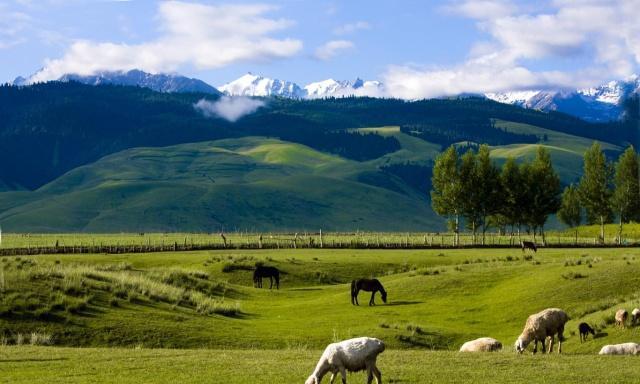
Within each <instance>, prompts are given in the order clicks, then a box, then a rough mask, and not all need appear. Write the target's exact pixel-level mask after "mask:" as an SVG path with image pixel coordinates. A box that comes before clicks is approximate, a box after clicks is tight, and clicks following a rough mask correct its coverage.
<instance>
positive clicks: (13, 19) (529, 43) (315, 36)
mask: <svg viewBox="0 0 640 384" xmlns="http://www.w3.org/2000/svg"><path fill="white" fill-rule="evenodd" d="M638 9H640V0H607V1H604V0H602V1H600V0H549V1H531V2H526V1H507V0H473V1H468V0H452V1H445V0H443V1H412V0H406V1H403V0H397V1H310V0H281V1H278V0H273V1H264V2H255V1H234V2H219V1H215V2H211V1H192V2H177V1H169V2H152V1H135V0H133V1H106V0H105V1H87V0H85V1H83V0H66V1H65V0H39V1H36V0H33V1H29V0H20V1H2V0H0V81H9V80H12V79H13V78H14V77H16V76H18V75H30V74H32V73H34V72H36V71H38V70H39V69H40V68H44V69H45V70H44V71H42V72H41V73H40V74H39V77H38V78H37V79H38V80H50V79H53V78H56V77H58V76H59V75H61V74H62V73H65V72H77V73H85V74H87V73H92V72H95V71H99V70H116V69H131V68H133V67H135V68H140V69H143V70H146V71H149V72H173V71H175V72H179V73H182V74H185V75H189V76H194V77H198V78H201V79H203V80H205V81H207V82H209V83H211V84H213V85H220V84H222V83H225V82H228V81H230V80H233V79H235V78H237V77H239V76H241V75H242V74H244V73H246V72H249V71H251V72H254V73H257V74H262V75H265V76H269V77H276V78H281V79H286V80H291V81H295V82H297V83H299V84H301V85H303V84H306V83H309V82H312V81H318V80H323V79H326V78H330V77H332V78H335V79H353V78H355V77H356V76H359V77H362V78H364V79H377V80H381V81H383V82H384V83H385V84H386V85H387V86H388V89H389V92H390V94H391V95H392V96H399V97H431V96H440V95H447V94H456V93H460V92H498V91H505V90H519V89H531V88H545V87H576V86H589V85H595V84H598V83H601V82H603V81H607V80H611V79H619V78H623V77H626V76H629V75H631V74H633V73H637V72H638V71H637V70H638V63H639V62H640V23H638V22H637V19H636V17H635V15H637V10H638Z"/></svg>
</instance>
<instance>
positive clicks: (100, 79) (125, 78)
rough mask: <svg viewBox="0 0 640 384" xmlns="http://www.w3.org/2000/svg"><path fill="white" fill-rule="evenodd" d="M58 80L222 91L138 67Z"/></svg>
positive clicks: (27, 81) (182, 90)
mask: <svg viewBox="0 0 640 384" xmlns="http://www.w3.org/2000/svg"><path fill="white" fill-rule="evenodd" d="M32 77H33V76H31V77H29V78H26V79H25V78H24V77H17V78H16V79H15V80H14V81H13V84H14V85H29V84H31V83H32V81H31V80H30V79H31V78H32ZM57 81H62V82H69V81H76V82H79V83H83V84H88V85H102V84H113V85H125V86H137V87H143V88H149V89H151V90H154V91H156V92H164V93H170V92H177V93H187V92H193V93H208V94H212V95H220V94H221V92H220V91H218V90H217V89H216V88H214V87H212V86H211V85H209V84H207V83H205V82H204V81H202V80H199V79H194V78H189V77H185V76H181V75H178V74H163V73H161V74H151V73H147V72H144V71H140V70H138V69H133V70H130V71H105V72H99V73H97V74H95V75H77V74H66V75H63V76H62V77H60V78H59V79H58V80H57Z"/></svg>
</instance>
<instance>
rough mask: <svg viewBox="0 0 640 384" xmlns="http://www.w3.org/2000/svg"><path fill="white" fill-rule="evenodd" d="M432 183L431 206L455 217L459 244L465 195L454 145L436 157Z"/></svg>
mask: <svg viewBox="0 0 640 384" xmlns="http://www.w3.org/2000/svg"><path fill="white" fill-rule="evenodd" d="M431 184H432V190H431V206H432V207H433V210H434V211H435V212H436V213H437V214H438V215H440V216H448V217H450V218H453V223H454V224H453V232H454V233H455V245H456V246H458V245H459V243H460V209H461V205H462V198H463V196H462V185H461V183H460V159H459V158H458V152H457V151H456V149H455V147H454V146H450V147H449V148H448V149H447V150H446V151H445V152H443V153H442V154H441V155H440V156H438V158H437V159H436V161H435V164H434V166H433V176H432V177H431Z"/></svg>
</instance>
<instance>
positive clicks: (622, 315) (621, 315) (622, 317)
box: [616, 309, 629, 328]
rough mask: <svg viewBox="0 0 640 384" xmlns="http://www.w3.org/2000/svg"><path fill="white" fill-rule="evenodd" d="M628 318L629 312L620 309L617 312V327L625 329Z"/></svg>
mask: <svg viewBox="0 0 640 384" xmlns="http://www.w3.org/2000/svg"><path fill="white" fill-rule="evenodd" d="M628 317H629V312H627V310H626V309H618V311H617V312H616V326H618V327H622V328H624V327H625V325H626V323H627V318H628Z"/></svg>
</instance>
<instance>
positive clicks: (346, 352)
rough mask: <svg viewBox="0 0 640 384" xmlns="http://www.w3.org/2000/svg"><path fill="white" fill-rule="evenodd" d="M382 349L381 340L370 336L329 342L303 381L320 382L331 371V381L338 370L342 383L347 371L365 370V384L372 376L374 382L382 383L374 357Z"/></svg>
mask: <svg viewBox="0 0 640 384" xmlns="http://www.w3.org/2000/svg"><path fill="white" fill-rule="evenodd" d="M383 351H384V343H383V342H382V340H379V339H374V338H371V337H358V338H355V339H349V340H344V341H341V342H339V343H333V344H329V345H328V346H327V348H325V350H324V353H322V356H321V357H320V361H318V364H317V365H316V369H315V370H314V371H313V373H312V374H311V376H309V378H308V379H307V381H305V384H320V382H321V381H322V378H323V377H324V375H326V374H327V373H329V372H331V383H332V384H333V381H334V380H335V378H336V376H337V374H338V372H340V375H341V376H342V383H343V384H346V382H347V371H349V372H358V371H362V370H366V371H367V384H371V382H372V381H373V377H374V376H375V378H376V383H378V384H380V383H382V374H381V373H380V370H379V369H378V367H376V359H377V357H378V355H379V354H380V353H382V352H383Z"/></svg>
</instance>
